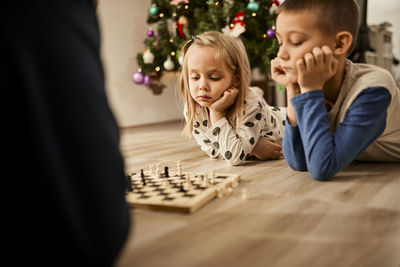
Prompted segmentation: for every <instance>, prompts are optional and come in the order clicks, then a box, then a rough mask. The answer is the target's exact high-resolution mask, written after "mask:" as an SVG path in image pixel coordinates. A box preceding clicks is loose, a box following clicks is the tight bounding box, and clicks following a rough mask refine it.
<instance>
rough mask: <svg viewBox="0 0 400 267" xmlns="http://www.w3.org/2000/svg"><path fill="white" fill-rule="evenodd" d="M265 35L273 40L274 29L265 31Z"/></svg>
mask: <svg viewBox="0 0 400 267" xmlns="http://www.w3.org/2000/svg"><path fill="white" fill-rule="evenodd" d="M267 35H268V37H269V38H275V30H274V29H269V30H268V31H267Z"/></svg>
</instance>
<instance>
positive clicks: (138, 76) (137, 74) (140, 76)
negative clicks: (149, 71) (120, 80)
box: [132, 71, 144, 84]
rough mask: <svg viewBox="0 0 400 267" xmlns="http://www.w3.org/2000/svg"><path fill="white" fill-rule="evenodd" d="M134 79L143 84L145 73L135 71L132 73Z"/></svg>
mask: <svg viewBox="0 0 400 267" xmlns="http://www.w3.org/2000/svg"><path fill="white" fill-rule="evenodd" d="M132 81H133V82H134V83H136V84H142V83H143V82H144V75H143V73H141V72H139V71H138V72H135V73H134V74H133V75H132Z"/></svg>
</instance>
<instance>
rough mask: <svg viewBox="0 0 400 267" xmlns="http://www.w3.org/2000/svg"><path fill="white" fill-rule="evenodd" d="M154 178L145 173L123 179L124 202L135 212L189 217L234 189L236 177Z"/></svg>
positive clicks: (162, 174)
mask: <svg viewBox="0 0 400 267" xmlns="http://www.w3.org/2000/svg"><path fill="white" fill-rule="evenodd" d="M167 176H168V177H166V175H165V173H161V174H158V175H154V174H152V173H150V172H149V171H144V172H143V171H142V174H141V173H131V174H129V175H127V184H128V187H127V191H126V200H127V202H128V203H129V204H130V205H131V206H133V207H136V208H148V209H156V210H167V211H178V212H187V213H191V212H194V211H196V210H197V209H199V208H200V207H202V206H203V205H205V204H206V203H207V202H209V201H211V200H212V199H214V198H216V197H223V196H226V195H228V194H230V192H231V191H232V190H233V188H234V187H236V186H238V184H239V181H240V176H239V175H236V174H221V173H211V174H206V173H202V174H200V173H198V174H191V173H187V172H181V173H180V174H179V175H178V174H177V173H171V174H167Z"/></svg>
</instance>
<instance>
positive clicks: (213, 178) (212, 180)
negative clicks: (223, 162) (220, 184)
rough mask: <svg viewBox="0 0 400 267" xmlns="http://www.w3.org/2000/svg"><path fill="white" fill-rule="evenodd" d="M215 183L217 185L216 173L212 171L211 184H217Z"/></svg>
mask: <svg viewBox="0 0 400 267" xmlns="http://www.w3.org/2000/svg"><path fill="white" fill-rule="evenodd" d="M215 183H216V177H215V171H214V170H212V171H211V184H215Z"/></svg>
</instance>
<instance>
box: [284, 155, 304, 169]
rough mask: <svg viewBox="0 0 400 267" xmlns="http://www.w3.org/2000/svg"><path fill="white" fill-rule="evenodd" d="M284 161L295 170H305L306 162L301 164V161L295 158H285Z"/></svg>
mask: <svg viewBox="0 0 400 267" xmlns="http://www.w3.org/2000/svg"><path fill="white" fill-rule="evenodd" d="M285 159H286V162H287V164H288V165H289V167H290V168H292V169H293V170H295V171H301V172H303V171H307V165H306V164H301V162H299V161H296V160H291V159H289V158H286V157H285Z"/></svg>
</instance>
